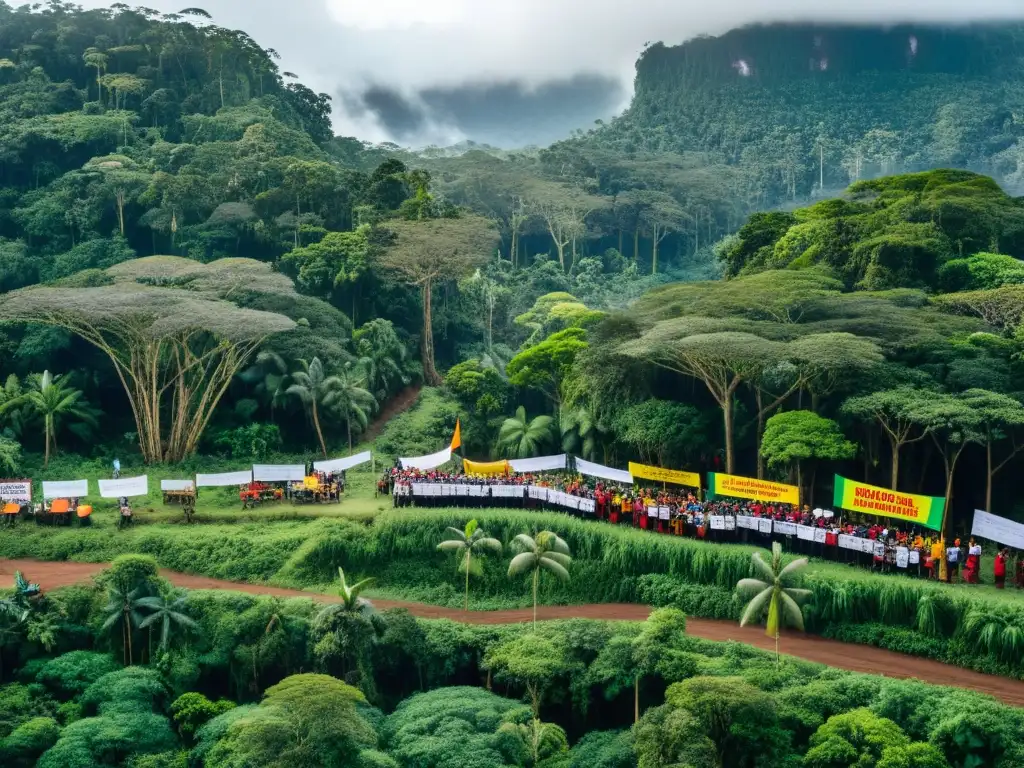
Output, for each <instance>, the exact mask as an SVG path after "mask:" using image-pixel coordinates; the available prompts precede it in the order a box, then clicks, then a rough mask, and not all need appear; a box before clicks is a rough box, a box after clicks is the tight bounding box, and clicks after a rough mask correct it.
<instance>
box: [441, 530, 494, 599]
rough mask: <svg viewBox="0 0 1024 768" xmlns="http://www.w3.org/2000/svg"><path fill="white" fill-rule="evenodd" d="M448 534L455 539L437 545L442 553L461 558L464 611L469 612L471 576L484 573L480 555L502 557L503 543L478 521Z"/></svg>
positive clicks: (460, 568)
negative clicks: (485, 531) (464, 598)
mask: <svg viewBox="0 0 1024 768" xmlns="http://www.w3.org/2000/svg"><path fill="white" fill-rule="evenodd" d="M448 532H449V533H450V534H451V535H452V537H453V538H451V539H448V540H447V541H442V542H441V543H440V544H438V545H437V548H438V549H439V550H440V551H442V552H454V553H456V554H457V555H461V557H459V570H460V571H462V572H464V573H465V574H466V603H465V606H464V610H466V611H468V610H469V576H470V574H471V573H472V574H475V575H479V574H480V573H481V572H482V571H483V564H482V562H481V560H480V558H479V556H480V555H484V554H486V553H488V552H490V553H492V554H495V555H500V554H501V542H500V541H498V540H497V539H492V538H491V537H489V536H488V535H487V534H486V533H484V530H483V528H481V527H480V526H479V523H477V521H476V520H470V521H469V522H468V523H466V529H465V530H464V531H460V530H459V529H458V528H449V529H448ZM474 552H475V553H476V554H477V555H478V558H477V559H476V560H474V559H473V553H474Z"/></svg>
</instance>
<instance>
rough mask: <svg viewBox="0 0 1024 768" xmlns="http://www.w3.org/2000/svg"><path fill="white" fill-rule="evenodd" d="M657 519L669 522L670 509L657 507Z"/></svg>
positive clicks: (670, 516) (670, 517)
mask: <svg viewBox="0 0 1024 768" xmlns="http://www.w3.org/2000/svg"><path fill="white" fill-rule="evenodd" d="M658 519H659V520H671V519H672V509H671V508H670V507H658Z"/></svg>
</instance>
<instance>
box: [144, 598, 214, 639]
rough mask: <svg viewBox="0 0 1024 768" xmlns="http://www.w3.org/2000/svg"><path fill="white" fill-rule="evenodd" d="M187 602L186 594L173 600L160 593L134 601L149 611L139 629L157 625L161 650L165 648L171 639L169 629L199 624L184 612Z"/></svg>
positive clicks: (193, 626)
mask: <svg viewBox="0 0 1024 768" xmlns="http://www.w3.org/2000/svg"><path fill="white" fill-rule="evenodd" d="M187 602H188V595H179V596H178V597H175V598H174V599H173V600H167V599H166V598H164V597H162V596H161V595H151V596H150V597H143V598H140V599H139V600H138V601H136V605H137V606H138V607H140V608H144V609H146V610H147V611H149V612H150V613H149V615H148V616H146V618H144V619H143V620H142V621H141V622H140V624H139V629H148V628H149V627H154V626H158V627H159V628H160V650H161V651H166V650H167V647H168V644H169V643H170V640H171V630H173V629H182V630H186V629H195V628H196V627H198V626H199V625H198V623H197V622H196V621H195V619H193V618H192V617H191V616H189V615H188V614H187V613H185V606H186V603H187ZM150 650H152V649H150Z"/></svg>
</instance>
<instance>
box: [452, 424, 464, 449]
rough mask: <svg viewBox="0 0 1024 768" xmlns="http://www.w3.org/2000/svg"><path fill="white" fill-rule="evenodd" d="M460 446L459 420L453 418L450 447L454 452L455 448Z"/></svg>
mask: <svg viewBox="0 0 1024 768" xmlns="http://www.w3.org/2000/svg"><path fill="white" fill-rule="evenodd" d="M461 447H462V429H461V425H460V424H459V420H458V419H456V420H455V434H454V435H452V448H451V450H452V452H453V453H454V452H455V449H457V448H461Z"/></svg>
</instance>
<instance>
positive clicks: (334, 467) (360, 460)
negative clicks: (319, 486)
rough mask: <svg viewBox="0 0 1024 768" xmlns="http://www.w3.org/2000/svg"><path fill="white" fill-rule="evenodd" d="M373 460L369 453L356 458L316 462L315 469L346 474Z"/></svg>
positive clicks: (364, 452)
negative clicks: (349, 470)
mask: <svg viewBox="0 0 1024 768" xmlns="http://www.w3.org/2000/svg"><path fill="white" fill-rule="evenodd" d="M372 458H373V455H372V454H371V453H370V452H369V451H363V452H362V453H357V454H356V455H355V456H346V457H345V458H344V459H331V460H330V461H314V462H313V469H315V470H316V471H317V472H344V471H345V470H346V469H352V467H358V466H359V465H360V464H366V463H367V462H368V461H370V460H371V459H372Z"/></svg>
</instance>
